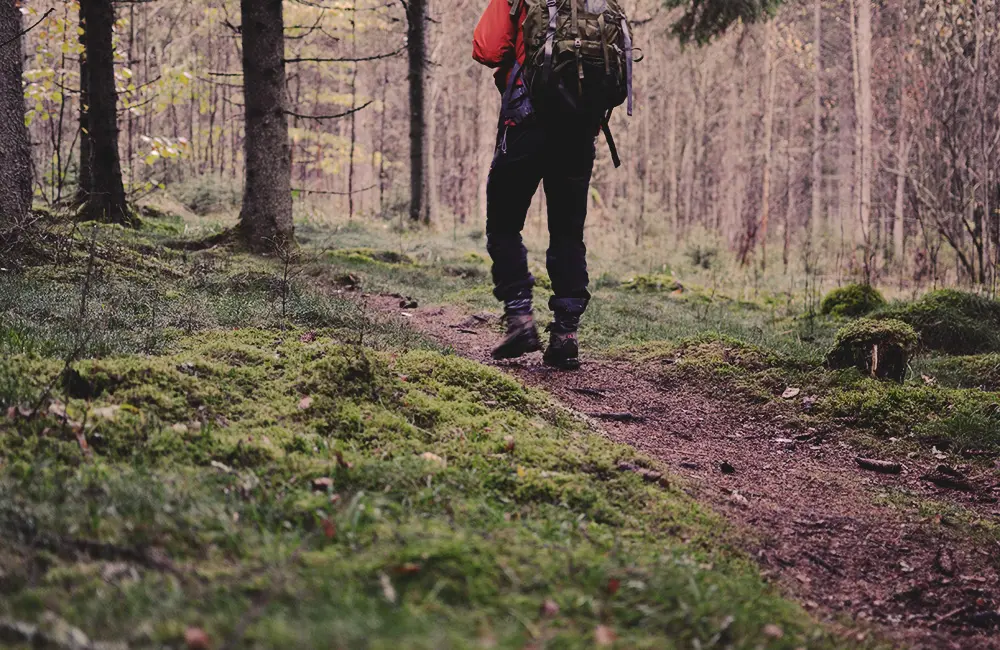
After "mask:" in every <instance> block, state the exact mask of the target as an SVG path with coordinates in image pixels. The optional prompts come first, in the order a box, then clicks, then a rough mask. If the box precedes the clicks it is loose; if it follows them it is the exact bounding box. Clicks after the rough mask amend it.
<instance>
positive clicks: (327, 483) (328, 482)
mask: <svg viewBox="0 0 1000 650" xmlns="http://www.w3.org/2000/svg"><path fill="white" fill-rule="evenodd" d="M332 487H333V479H332V478H330V477H329V476H321V477H320V478H314V479H313V489H314V490H316V491H317V492H326V491H327V490H329V489H330V488H332Z"/></svg>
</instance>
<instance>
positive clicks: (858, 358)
mask: <svg viewBox="0 0 1000 650" xmlns="http://www.w3.org/2000/svg"><path fill="white" fill-rule="evenodd" d="M917 340H918V337H917V333H916V331H915V330H914V329H913V328H912V327H910V326H909V325H907V324H906V323H904V322H902V321H898V320H892V319H884V320H875V319H872V318H862V319H860V320H856V321H854V322H853V323H851V324H850V325H847V326H846V327H843V328H841V329H840V331H838V332H837V336H836V338H835V339H834V343H833V349H832V350H830V352H829V353H828V354H827V356H826V362H827V365H828V366H829V367H830V368H833V369H844V368H851V367H854V368H857V369H858V370H860V371H861V372H863V373H865V374H866V375H870V376H872V377H875V378H876V379H883V380H890V381H896V382H900V383H902V381H903V379H904V378H905V377H906V367H907V364H908V363H909V361H910V355H911V354H912V353H913V350H914V349H916V347H917Z"/></svg>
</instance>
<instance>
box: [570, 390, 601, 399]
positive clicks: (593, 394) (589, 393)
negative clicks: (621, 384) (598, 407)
mask: <svg viewBox="0 0 1000 650" xmlns="http://www.w3.org/2000/svg"><path fill="white" fill-rule="evenodd" d="M570 390H571V391H573V392H574V393H577V394H579V395H586V396H587V397H596V398H598V399H603V398H604V397H605V395H604V391H603V390H598V389H596V388H570Z"/></svg>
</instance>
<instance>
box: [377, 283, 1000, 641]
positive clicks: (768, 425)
mask: <svg viewBox="0 0 1000 650" xmlns="http://www.w3.org/2000/svg"><path fill="white" fill-rule="evenodd" d="M370 300H371V301H372V306H375V307H377V308H378V309H379V310H381V311H385V312H387V313H392V314H395V315H396V317H398V318H403V319H405V320H407V321H408V322H410V323H411V324H412V325H413V326H414V327H416V328H417V329H418V330H419V331H421V332H423V333H425V334H426V335H428V336H430V337H431V338H433V339H435V340H436V341H438V342H440V343H442V344H445V345H449V346H451V347H453V348H454V349H455V350H456V351H457V352H458V353H459V354H462V355H463V356H466V357H469V358H471V359H475V360H477V361H481V362H484V363H489V364H492V365H497V366H498V367H500V368H502V369H503V370H504V371H506V372H509V373H511V374H512V375H514V376H516V377H518V378H519V379H521V380H522V381H524V382H525V383H526V384H529V385H532V386H535V387H538V388H542V389H544V390H546V391H548V392H549V393H550V394H552V395H554V396H555V397H556V398H558V399H559V400H560V401H561V402H563V403H564V404H566V405H567V406H568V407H570V408H572V409H574V410H575V411H578V412H582V413H587V414H629V415H631V416H634V419H633V421H626V422H616V421H603V420H604V418H599V419H601V420H602V424H601V426H602V428H603V429H604V431H605V432H606V433H607V434H608V435H609V436H610V437H611V438H612V439H614V440H616V441H618V442H622V443H626V444H629V445H631V446H633V447H635V448H636V449H638V450H640V451H641V452H643V453H645V454H647V455H649V456H651V457H653V458H656V459H657V460H659V461H660V462H662V463H663V465H664V466H665V468H667V469H669V470H670V472H672V473H673V474H674V475H677V476H682V477H685V478H686V479H687V484H688V486H689V491H690V492H691V493H692V494H693V496H694V497H695V498H697V499H698V500H699V501H701V502H702V503H706V504H708V505H710V506H711V507H712V508H713V509H715V510H716V511H717V512H720V513H721V514H723V515H724V516H725V517H726V518H727V519H728V520H730V521H731V522H733V523H734V524H735V525H737V526H738V527H741V528H742V529H743V530H745V531H746V535H745V540H746V546H745V550H747V551H748V552H749V553H751V554H753V555H754V556H755V557H756V558H757V559H758V562H759V564H760V566H761V568H762V571H763V572H764V574H765V575H766V576H768V577H769V578H770V579H771V580H774V581H776V582H777V583H778V584H779V585H780V587H781V588H782V590H783V591H784V592H785V593H787V594H788V595H789V596H791V597H793V598H796V599H797V600H798V601H799V602H801V603H803V604H804V605H805V607H806V608H807V609H810V610H811V611H813V612H814V613H815V614H816V615H817V616H819V617H820V618H823V619H833V618H835V617H839V616H843V615H848V616H850V617H852V618H853V619H854V620H857V621H859V622H862V623H869V624H873V625H875V626H877V627H878V628H880V630H881V633H883V634H884V636H885V637H887V638H889V639H891V640H893V641H894V642H896V643H899V644H900V645H905V646H909V647H913V648H926V649H931V648H934V649H945V648H956V649H957V648H962V649H966V648H967V649H976V650H989V649H998V650H1000V581H998V567H1000V545H998V544H997V543H995V542H989V544H988V545H987V543H985V542H984V543H983V545H982V546H980V545H977V544H976V543H975V542H974V541H972V540H969V539H968V536H963V535H959V534H958V531H956V530H955V529H954V524H953V523H951V522H949V521H948V519H947V517H945V518H941V517H933V516H926V515H923V516H922V515H920V514H919V513H917V512H907V511H905V510H904V509H903V508H901V507H899V506H897V507H890V506H887V505H879V504H878V503H877V502H876V501H877V499H876V497H877V495H878V493H879V492H880V491H884V489H881V488H888V487H891V488H894V489H897V490H898V489H899V488H902V487H905V488H906V489H907V490H908V491H910V492H912V493H915V494H918V495H921V496H927V497H930V498H935V499H939V500H951V501H954V502H960V503H961V504H962V505H963V506H965V507H967V508H971V509H973V510H975V511H976V512H978V513H979V514H980V515H981V516H982V517H984V518H991V519H993V520H996V518H997V516H998V510H997V506H996V504H995V503H994V502H993V501H995V500H994V499H992V498H982V496H979V497H974V496H971V495H964V494H963V493H954V492H951V491H947V492H946V491H943V490H939V489H938V488H935V487H933V486H930V485H928V484H927V483H926V482H924V481H920V480H919V474H920V472H918V471H911V472H906V473H904V475H903V476H883V475H881V474H877V473H873V472H869V471H864V470H862V469H860V468H858V467H857V465H856V463H855V454H854V453H853V452H852V450H851V449H850V448H849V447H848V445H847V444H846V443H844V442H842V441H840V440H838V436H837V435H835V434H834V435H829V436H826V437H823V438H813V439H803V438H805V435H804V434H803V432H802V431H801V430H800V429H793V428H790V426H789V425H786V424H784V423H783V420H782V418H781V417H780V415H779V414H778V413H777V411H774V410H772V409H768V408H767V407H762V406H755V405H749V404H747V403H745V401H744V400H741V399H739V398H738V397H736V396H733V395H727V394H719V393H717V392H716V393H712V392H711V391H709V390H708V389H707V388H705V387H699V386H695V385H688V384H681V383H674V384H672V385H667V384H665V383H664V382H663V381H662V380H660V379H657V378H656V377H654V376H653V374H652V373H644V372H641V371H639V370H637V369H636V368H635V367H633V366H631V365H629V364H626V363H623V362H618V361H608V360H587V359H586V358H585V360H584V361H585V366H584V370H583V371H581V372H578V373H563V372H556V371H552V370H549V369H547V368H545V367H544V366H542V364H541V358H540V355H532V356H530V357H527V358H525V359H524V360H519V361H517V362H506V363H502V364H494V362H492V361H491V360H490V358H489V350H490V349H491V348H492V346H493V345H495V344H496V342H497V341H498V340H499V338H500V335H499V333H498V332H497V327H496V318H495V317H492V318H490V319H489V320H483V319H477V318H474V317H470V316H469V314H467V313H465V312H462V311H460V310H458V309H457V308H454V307H432V308H421V309H412V310H401V309H400V308H399V305H398V303H399V301H398V299H394V298H389V297H372V298H370ZM715 390H717V388H716V389H715ZM723 462H726V463H729V464H730V465H731V466H732V469H734V470H735V471H733V472H731V473H726V472H724V471H723V470H722V468H721V464H722V463H723ZM726 469H727V470H729V469H730V468H728V467H727V468H726ZM734 493H735V494H736V496H734Z"/></svg>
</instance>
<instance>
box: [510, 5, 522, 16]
mask: <svg viewBox="0 0 1000 650" xmlns="http://www.w3.org/2000/svg"><path fill="white" fill-rule="evenodd" d="M520 10H521V0H513V2H511V3H510V18H511V20H514V19H515V18H517V12H518V11H520Z"/></svg>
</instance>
